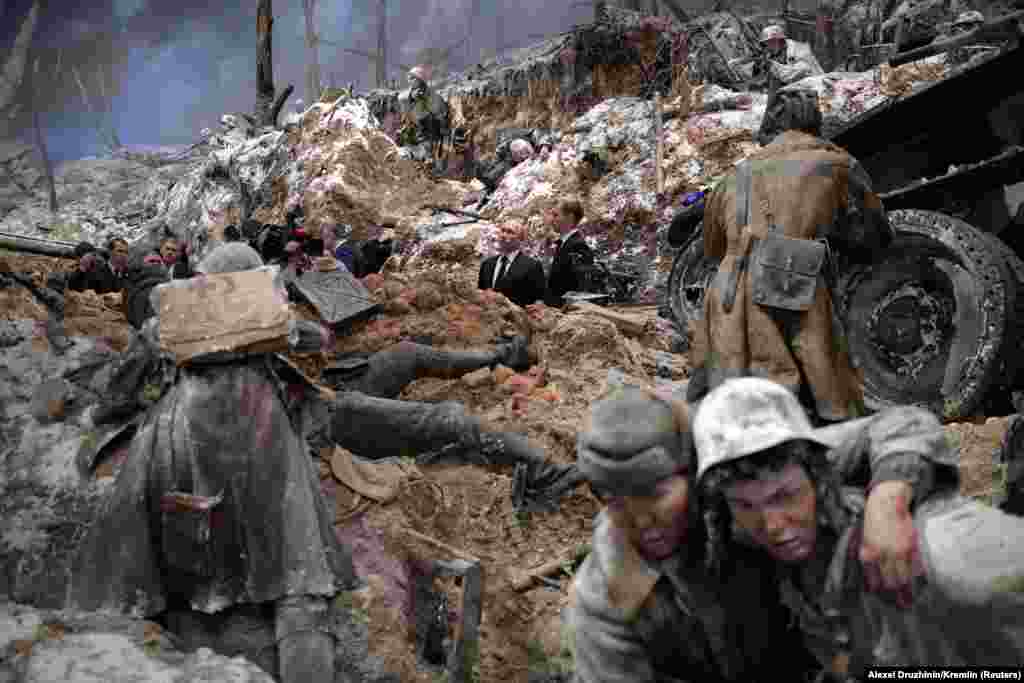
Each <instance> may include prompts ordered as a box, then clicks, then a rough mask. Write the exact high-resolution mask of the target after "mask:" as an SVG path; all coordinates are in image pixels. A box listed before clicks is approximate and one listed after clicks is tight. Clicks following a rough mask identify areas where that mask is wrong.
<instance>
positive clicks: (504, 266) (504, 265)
mask: <svg viewBox="0 0 1024 683" xmlns="http://www.w3.org/2000/svg"><path fill="white" fill-rule="evenodd" d="M508 260H509V257H508V256H499V257H498V274H497V276H496V277H495V278H494V286H495V287H497V286H498V283H499V282H501V278H503V277H505V271H506V270H508Z"/></svg>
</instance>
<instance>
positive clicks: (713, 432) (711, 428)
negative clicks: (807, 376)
mask: <svg viewBox="0 0 1024 683" xmlns="http://www.w3.org/2000/svg"><path fill="white" fill-rule="evenodd" d="M693 440H694V445H695V446H696V450H697V481H698V482H699V481H701V480H702V479H703V478H704V475H705V474H706V473H707V472H708V470H710V469H711V468H713V467H715V466H717V465H721V464H723V463H727V462H730V461H732V460H738V459H740V458H744V457H746V456H748V455H753V454H754V453H759V452H761V451H764V450H767V449H769V448H772V447H773V446H778V445H779V444H782V443H786V442H788V441H800V440H806V441H813V442H814V443H818V444H821V445H823V446H825V447H829V448H831V447H833V446H835V445H836V444H835V440H834V439H831V438H828V437H826V436H825V434H822V433H819V430H816V429H814V427H813V426H811V421H810V420H809V419H808V417H807V413H806V412H805V411H804V409H803V406H801V405H800V401H798V400H797V397H796V396H795V395H794V394H793V392H791V391H789V390H788V389H786V388H785V387H784V386H782V385H781V384H776V383H775V382H772V381H770V380H767V379H761V378H759V377H740V378H737V379H730V380H726V381H725V382H723V383H722V384H720V385H719V386H718V387H716V388H715V389H713V390H712V391H711V392H710V393H709V394H708V395H707V396H706V397H704V400H703V401H701V402H700V406H699V407H698V409H697V415H696V417H695V418H694V421H693Z"/></svg>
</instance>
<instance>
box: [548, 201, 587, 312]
mask: <svg viewBox="0 0 1024 683" xmlns="http://www.w3.org/2000/svg"><path fill="white" fill-rule="evenodd" d="M556 216H557V221H558V226H557V227H558V234H559V237H558V243H557V245H556V246H555V255H554V258H553V259H552V260H551V272H550V273H549V274H548V286H547V293H546V294H545V297H544V303H546V304H547V305H548V306H561V305H562V304H563V303H564V297H565V294H566V292H582V291H585V288H586V278H585V273H586V272H587V271H588V270H589V269H591V268H593V267H594V252H593V250H592V249H591V248H590V246H589V245H588V244H587V241H586V239H584V238H583V235H582V233H580V231H579V224H580V221H582V220H583V205H582V204H580V203H579V201H577V200H575V199H567V200H565V201H563V202H562V203H560V204H559V205H558V211H557V213H556Z"/></svg>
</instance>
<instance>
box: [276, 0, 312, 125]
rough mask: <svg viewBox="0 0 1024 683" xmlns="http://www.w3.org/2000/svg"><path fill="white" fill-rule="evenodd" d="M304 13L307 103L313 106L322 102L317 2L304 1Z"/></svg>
mask: <svg viewBox="0 0 1024 683" xmlns="http://www.w3.org/2000/svg"><path fill="white" fill-rule="evenodd" d="M302 11H303V13H304V14H305V15H306V102H307V103H309V104H313V103H314V102H317V101H319V100H320V92H321V84H320V54H319V53H320V47H319V45H318V44H317V43H318V42H319V39H318V36H317V32H316V0H302ZM275 120H276V119H275Z"/></svg>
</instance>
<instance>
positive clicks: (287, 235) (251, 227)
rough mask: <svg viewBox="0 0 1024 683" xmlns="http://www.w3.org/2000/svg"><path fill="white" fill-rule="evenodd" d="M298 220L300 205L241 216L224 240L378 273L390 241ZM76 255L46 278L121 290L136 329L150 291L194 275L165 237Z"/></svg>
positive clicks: (274, 257)
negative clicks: (274, 215) (146, 245)
mask: <svg viewBox="0 0 1024 683" xmlns="http://www.w3.org/2000/svg"><path fill="white" fill-rule="evenodd" d="M302 219H303V212H302V209H301V208H296V209H292V210H290V211H289V212H288V214H287V216H286V224H285V225H274V224H270V223H260V222H259V221H255V220H246V221H244V222H243V223H242V224H241V226H237V225H228V226H227V227H226V228H225V229H224V239H225V241H226V242H245V243H248V244H249V246H251V247H252V248H253V249H255V250H256V251H257V252H258V253H259V255H260V257H261V258H262V259H263V261H264V262H265V263H267V264H280V265H282V266H293V267H295V268H296V269H297V270H300V271H302V270H307V269H311V268H312V267H313V265H312V260H313V259H315V258H320V257H325V256H329V257H333V258H335V259H336V260H337V261H339V262H341V263H343V264H344V265H345V267H346V268H348V270H349V271H350V272H351V273H352V274H353V275H354V276H355V277H357V278H362V277H365V276H366V275H369V274H370V273H377V272H380V269H381V268H382V267H383V265H384V262H385V261H386V260H387V259H388V258H389V257H390V256H391V254H392V252H393V250H394V240H393V239H370V240H365V241H357V240H346V241H341V240H340V239H339V238H340V237H341V235H342V234H343V232H344V228H342V226H330V227H325V228H323V229H322V230H321V231H320V232H319V234H316V233H314V232H311V231H307V230H306V229H305V228H304V227H302V225H301V223H302ZM75 255H76V257H78V265H77V267H76V269H75V270H74V271H73V272H71V273H66V274H60V275H57V276H51V279H50V282H49V284H50V286H51V287H53V288H55V289H58V290H63V289H65V288H66V289H70V290H72V291H78V292H84V291H86V290H93V291H94V292H96V293H97V294H114V293H121V294H122V296H123V307H124V311H125V315H126V317H127V318H128V322H129V323H130V324H131V325H132V326H133V327H135V328H136V329H139V328H141V327H142V323H143V322H145V321H146V319H147V318H149V317H150V316H152V315H153V314H154V310H153V307H152V305H151V303H150V297H149V294H150V292H151V291H152V289H153V288H154V287H155V286H157V285H159V284H161V283H164V282H167V281H169V280H179V279H184V278H189V277H192V276H193V275H194V274H195V273H194V270H193V268H192V267H191V266H190V264H189V255H188V253H187V250H186V249H185V248H184V246H183V245H182V243H181V242H180V241H179V240H178V239H177V238H176V237H173V236H170V235H168V236H165V237H164V238H163V239H161V240H160V242H159V244H158V247H157V250H156V251H155V252H153V253H151V254H148V255H146V256H144V257H142V258H141V259H137V260H134V261H133V260H132V258H131V256H130V247H129V244H128V242H127V240H125V239H124V238H121V237H113V238H111V239H110V240H109V241H108V242H107V244H106V246H105V247H104V248H97V247H96V246H94V245H93V244H91V243H89V242H82V243H80V244H79V245H78V246H77V248H76V249H75Z"/></svg>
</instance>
